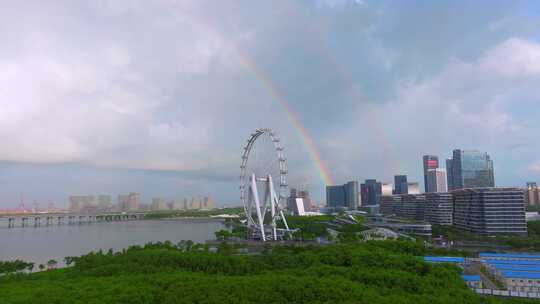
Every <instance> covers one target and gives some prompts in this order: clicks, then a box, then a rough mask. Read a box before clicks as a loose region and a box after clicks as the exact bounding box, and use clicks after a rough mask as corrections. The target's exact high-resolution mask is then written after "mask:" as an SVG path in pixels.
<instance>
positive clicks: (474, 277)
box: [461, 274, 482, 288]
mask: <svg viewBox="0 0 540 304" xmlns="http://www.w3.org/2000/svg"><path fill="white" fill-rule="evenodd" d="M461 277H462V278H463V281H465V284H467V286H469V287H470V288H482V280H481V279H480V275H478V274H462V275H461Z"/></svg>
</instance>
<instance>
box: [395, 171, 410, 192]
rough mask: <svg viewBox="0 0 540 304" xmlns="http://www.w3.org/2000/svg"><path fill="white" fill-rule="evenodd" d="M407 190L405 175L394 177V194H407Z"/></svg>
mask: <svg viewBox="0 0 540 304" xmlns="http://www.w3.org/2000/svg"><path fill="white" fill-rule="evenodd" d="M407 193H409V189H408V187H407V175H395V176H394V194H407Z"/></svg>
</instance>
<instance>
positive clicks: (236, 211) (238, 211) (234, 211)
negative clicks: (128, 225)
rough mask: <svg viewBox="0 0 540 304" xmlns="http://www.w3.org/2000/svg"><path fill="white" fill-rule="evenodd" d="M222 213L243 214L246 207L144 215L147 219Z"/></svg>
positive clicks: (208, 215) (160, 212) (205, 215)
mask: <svg viewBox="0 0 540 304" xmlns="http://www.w3.org/2000/svg"><path fill="white" fill-rule="evenodd" d="M221 214H229V215H234V214H237V215H243V214H244V208H223V209H211V210H169V211H153V212H150V213H148V214H146V215H145V216H144V218H145V219H164V218H174V217H210V216H216V215H221Z"/></svg>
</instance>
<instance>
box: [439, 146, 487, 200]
mask: <svg viewBox="0 0 540 304" xmlns="http://www.w3.org/2000/svg"><path fill="white" fill-rule="evenodd" d="M452 156H453V157H452V158H451V159H448V160H446V169H447V171H446V174H447V177H448V178H447V179H448V190H456V189H464V188H483V187H495V178H494V174H493V161H492V160H491V159H490V157H489V155H488V154H487V153H485V152H480V151H476V150H459V149H456V150H454V151H453V155H452Z"/></svg>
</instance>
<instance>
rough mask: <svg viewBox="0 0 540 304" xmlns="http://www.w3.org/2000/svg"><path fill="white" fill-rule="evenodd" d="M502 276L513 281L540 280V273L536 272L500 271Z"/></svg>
mask: <svg viewBox="0 0 540 304" xmlns="http://www.w3.org/2000/svg"><path fill="white" fill-rule="evenodd" d="M502 275H503V276H504V277H506V278H514V279H516V278H517V279H540V273H538V272H522V271H502Z"/></svg>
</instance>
